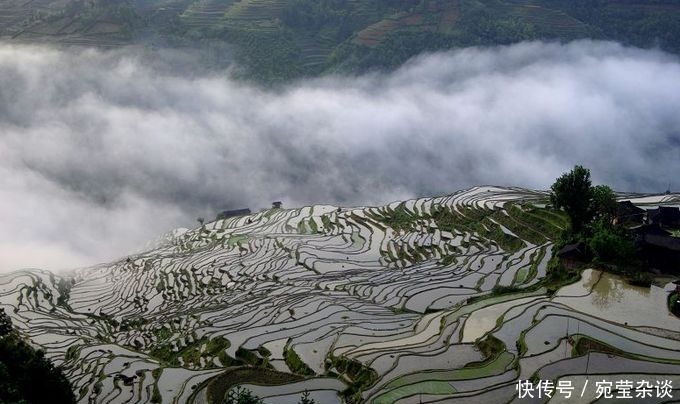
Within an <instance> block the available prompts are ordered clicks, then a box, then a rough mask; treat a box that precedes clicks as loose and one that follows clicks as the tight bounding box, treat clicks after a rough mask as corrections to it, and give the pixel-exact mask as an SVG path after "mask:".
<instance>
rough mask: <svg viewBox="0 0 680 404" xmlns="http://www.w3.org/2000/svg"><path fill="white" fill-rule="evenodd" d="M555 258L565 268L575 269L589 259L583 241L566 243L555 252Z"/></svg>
mask: <svg viewBox="0 0 680 404" xmlns="http://www.w3.org/2000/svg"><path fill="white" fill-rule="evenodd" d="M557 258H559V260H560V263H561V264H562V265H563V266H564V267H565V268H566V269H569V270H571V269H577V268H579V267H580V266H581V265H583V264H584V263H586V262H588V261H589V258H588V254H587V251H586V244H585V243H584V242H583V241H580V242H578V243H574V244H567V245H565V246H564V247H562V249H560V250H559V251H558V252H557Z"/></svg>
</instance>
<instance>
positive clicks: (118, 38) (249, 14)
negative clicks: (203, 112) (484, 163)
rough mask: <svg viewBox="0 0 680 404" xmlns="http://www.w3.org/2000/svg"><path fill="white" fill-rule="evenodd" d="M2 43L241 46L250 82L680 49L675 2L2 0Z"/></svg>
mask: <svg viewBox="0 0 680 404" xmlns="http://www.w3.org/2000/svg"><path fill="white" fill-rule="evenodd" d="M0 38H5V39H13V40H20V41H49V42H58V43H64V44H77V45H95V46H101V47H111V46H119V45H123V44H129V43H138V42H142V43H147V44H153V45H158V46H192V47H194V46H206V47H209V48H210V47H213V49H214V52H213V57H214V58H215V63H219V62H220V57H222V56H223V55H224V51H223V49H222V48H221V47H219V46H215V44H219V43H229V44H233V45H235V53H236V55H237V58H238V60H239V61H241V63H242V64H244V65H245V66H247V67H248V68H249V69H248V72H247V75H248V77H254V78H256V79H260V80H264V81H278V80H286V79H290V78H295V77H300V76H304V75H316V74H321V73H324V72H335V71H343V72H347V71H365V70H367V69H372V68H392V67H395V66H398V65H399V64H401V63H403V62H404V61H405V60H407V59H408V58H410V57H412V56H414V55H417V54H419V53H421V52H423V51H434V50H439V49H449V48H455V47H463V46H474V45H498V44H509V43H513V42H517V41H522V40H534V39H545V40H563V41H567V40H572V39H578V38H595V39H609V40H615V41H620V42H622V43H624V44H629V45H635V46H640V47H659V48H661V49H664V50H667V51H670V52H676V53H677V52H680V2H678V1H677V0H649V1H642V0H240V1H235V0H34V1H29V2H27V1H24V0H6V1H3V2H1V3H0Z"/></svg>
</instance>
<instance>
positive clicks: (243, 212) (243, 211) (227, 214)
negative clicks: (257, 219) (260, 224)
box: [217, 208, 252, 220]
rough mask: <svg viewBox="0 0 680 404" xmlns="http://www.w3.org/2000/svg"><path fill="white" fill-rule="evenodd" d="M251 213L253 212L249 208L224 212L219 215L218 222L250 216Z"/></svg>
mask: <svg viewBox="0 0 680 404" xmlns="http://www.w3.org/2000/svg"><path fill="white" fill-rule="evenodd" d="M251 213H252V212H251V211H250V209H248V208H244V209H234V210H223V211H222V212H220V213H218V214H217V220H222V219H228V218H230V217H236V216H245V215H249V214H251Z"/></svg>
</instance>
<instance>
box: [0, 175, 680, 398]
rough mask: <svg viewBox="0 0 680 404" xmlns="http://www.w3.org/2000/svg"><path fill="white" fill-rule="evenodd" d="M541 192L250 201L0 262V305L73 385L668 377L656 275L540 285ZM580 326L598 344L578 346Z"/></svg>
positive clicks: (679, 359) (420, 389) (673, 333)
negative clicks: (104, 253) (368, 201)
mask: <svg viewBox="0 0 680 404" xmlns="http://www.w3.org/2000/svg"><path fill="white" fill-rule="evenodd" d="M545 197H546V195H545V193H543V192H537V191H529V190H525V189H518V188H499V187H478V188H473V189H470V190H467V191H461V192H458V193H455V194H453V195H449V196H445V197H437V198H422V199H416V200H410V201H405V202H395V203H392V204H389V205H386V206H382V207H366V208H351V209H346V208H339V207H336V206H321V205H317V206H310V207H304V208H299V209H285V210H284V209H272V210H266V211H262V212H259V213H256V214H252V215H249V216H243V217H236V218H230V219H226V220H219V221H215V222H211V223H207V224H205V225H204V226H202V227H201V228H197V229H193V230H185V231H176V232H174V233H173V235H172V236H170V237H168V238H167V239H165V240H164V241H163V242H162V243H161V244H160V245H159V246H157V247H156V248H153V249H152V250H150V251H147V252H145V253H142V254H138V255H135V256H130V257H124V258H123V259H121V260H120V261H117V262H113V263H110V264H105V265H100V266H96V267H91V268H83V269H78V270H74V271H73V272H71V273H68V274H63V275H55V274H51V273H49V272H46V271H41V270H25V271H20V272H15V273H11V274H4V275H0V305H1V307H3V308H4V309H5V311H6V312H8V313H9V314H10V315H11V317H12V320H13V322H14V324H15V325H16V327H17V328H18V329H19V330H20V332H21V333H23V334H24V335H25V336H26V337H27V338H29V339H30V340H31V341H32V342H33V343H35V344H36V345H38V346H40V347H42V348H43V349H45V351H46V355H47V356H48V357H49V358H50V359H52V360H53V361H54V362H55V363H56V364H58V365H61V366H63V367H64V369H65V372H66V374H67V376H68V377H69V379H70V380H71V381H72V383H73V385H74V387H75V390H76V394H77V396H78V397H79V400H80V401H81V402H83V403H85V402H97V403H123V402H150V401H152V400H153V401H157V402H159V401H162V402H164V403H184V402H195V403H205V402H211V401H215V400H216V397H217V400H219V397H220V395H221V394H224V392H225V391H227V390H228V389H229V388H231V387H233V386H235V385H243V386H246V387H247V388H249V389H251V390H253V391H254V392H255V393H256V394H258V395H259V396H261V397H263V398H265V401H266V402H267V403H288V402H290V403H296V402H297V398H298V397H299V395H300V392H302V391H304V390H309V391H310V392H311V393H312V397H313V398H315V399H316V400H317V402H319V403H324V404H325V403H340V402H341V400H342V398H341V395H340V393H342V392H343V391H345V390H346V389H348V388H349V389H350V390H349V391H346V392H345V393H344V395H345V396H351V395H352V393H353V392H356V391H359V393H358V395H359V396H360V397H361V401H362V402H367V403H381V404H382V403H417V402H421V400H422V402H457V401H460V402H466V403H467V402H480V403H495V402H499V403H500V402H508V401H511V400H512V399H513V397H514V396H515V395H516V391H515V384H516V382H517V380H518V379H520V378H521V379H527V378H529V377H531V376H532V375H534V374H536V375H538V376H539V377H541V378H544V379H552V380H557V379H565V378H573V379H574V380H576V379H578V377H579V375H585V374H588V375H596V374H597V375H604V374H609V373H612V372H616V373H626V374H631V375H635V374H645V375H646V377H647V378H651V377H657V376H658V377H662V376H665V377H666V378H667V377H668V375H680V320H678V319H677V318H674V317H672V316H671V315H670V314H668V312H667V310H665V306H664V309H661V308H660V304H661V303H660V302H661V301H662V299H663V298H664V297H665V296H666V292H667V290H668V289H669V288H670V287H672V286H673V285H672V284H667V285H666V286H663V287H662V286H653V287H652V288H651V289H641V288H636V287H632V286H629V285H627V284H625V283H624V282H623V281H621V280H620V279H618V278H616V277H614V276H612V275H608V274H601V273H599V272H597V271H592V270H588V271H586V272H584V274H583V276H582V279H581V280H580V281H579V282H577V283H575V284H572V285H569V286H565V287H563V288H561V289H560V290H558V291H557V292H556V293H555V294H554V295H548V294H547V293H546V290H545V288H543V287H541V285H540V283H539V282H540V280H541V279H542V278H543V277H544V276H545V273H546V267H547V264H548V260H549V259H550V257H551V254H552V242H553V239H554V237H555V235H556V234H559V231H560V230H561V228H562V227H564V226H565V225H566V221H565V218H564V217H563V216H562V215H559V214H556V213H553V212H550V211H548V210H545V209H542V208H541V207H540V206H542V205H541V204H542V203H543V202H544V200H545ZM631 197H632V196H631ZM664 198H665V199H664ZM634 202H639V203H640V204H648V205H649V206H652V205H654V204H659V203H664V204H674V203H675V204H677V203H680V198H679V197H678V196H677V195H671V196H664V197H647V198H638V199H634ZM500 286H505V287H512V289H510V291H511V292H512V293H494V291H495V292H498V290H499V287H500ZM506 290H508V288H506ZM630 302H634V306H635V307H634V308H631V307H628V304H630ZM585 337H587V338H588V339H590V340H593V341H597V342H599V343H600V344H603V345H606V346H608V347H610V348H611V349H610V350H609V352H608V354H602V353H598V352H587V353H586V354H585V355H581V356H579V355H576V354H575V353H576V351H577V350H576V346H575V345H576V344H578V342H579V341H580V340H582V339H583V338H585ZM584 341H586V340H584ZM490 346H491V347H492V348H489V347H490ZM572 352H574V354H573V353H572ZM612 352H614V353H612ZM265 368H266V370H265ZM654 375H657V376H654ZM352 389H353V390H352Z"/></svg>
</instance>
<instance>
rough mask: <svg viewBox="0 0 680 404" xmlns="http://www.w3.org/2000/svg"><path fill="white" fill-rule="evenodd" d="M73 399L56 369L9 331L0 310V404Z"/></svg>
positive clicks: (9, 323)
mask: <svg viewBox="0 0 680 404" xmlns="http://www.w3.org/2000/svg"><path fill="white" fill-rule="evenodd" d="M75 402H76V398H75V396H74V395H73V391H72V390H71V385H70V383H69V382H68V380H67V379H66V377H65V376H64V374H63V373H62V372H61V370H60V369H59V368H56V367H54V365H52V363H51V362H50V361H48V360H47V359H46V358H45V355H44V353H43V351H41V350H35V349H33V347H31V346H30V345H28V344H27V343H26V342H25V341H24V340H23V339H22V338H21V336H19V335H18V333H17V332H16V331H14V330H13V329H12V321H11V319H10V318H9V316H7V314H6V313H5V311H4V310H3V309H0V403H20V404H43V403H53V404H62V403H64V404H69V403H75Z"/></svg>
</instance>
